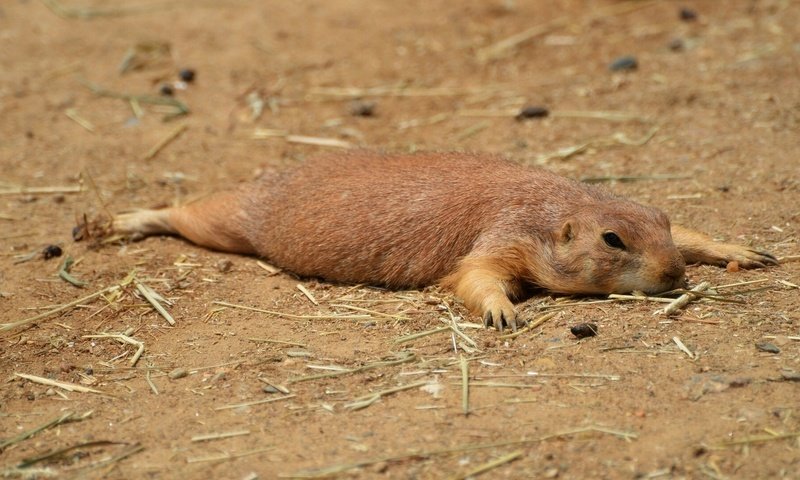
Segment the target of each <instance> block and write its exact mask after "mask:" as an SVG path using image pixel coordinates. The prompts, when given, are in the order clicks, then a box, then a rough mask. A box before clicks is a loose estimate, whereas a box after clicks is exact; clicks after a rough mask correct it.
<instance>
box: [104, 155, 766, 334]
mask: <svg viewBox="0 0 800 480" xmlns="http://www.w3.org/2000/svg"><path fill="white" fill-rule="evenodd" d="M113 230H114V231H115V232H118V233H135V234H140V235H154V234H164V233H169V234H177V235H180V236H183V237H185V238H187V239H189V240H191V241H192V242H194V243H196V244H198V245H202V246H205V247H209V248H212V249H216V250H222V251H228V252H238V253H246V254H256V255H259V256H262V257H265V258H266V259H268V260H269V261H271V262H274V263H275V264H277V265H279V266H281V267H283V268H286V269H289V270H291V271H293V272H295V273H297V274H299V275H302V276H314V277H322V278H324V279H327V280H331V281H337V282H348V283H369V284H374V285H384V286H387V287H390V288H406V287H421V286H425V285H430V284H434V283H437V282H439V283H441V284H442V285H443V286H444V287H446V288H448V289H451V290H452V291H453V292H454V293H455V294H456V295H457V296H458V297H460V298H461V299H463V301H464V303H465V304H466V305H467V307H468V308H469V309H470V310H471V311H473V312H476V313H478V314H480V315H482V316H483V319H484V323H485V324H486V325H487V326H488V325H492V324H493V325H495V326H496V327H497V328H498V329H500V330H502V329H503V326H504V325H509V326H511V328H513V329H515V330H516V327H517V323H516V312H515V309H514V305H513V304H512V303H511V299H514V298H517V297H519V296H520V295H521V294H522V292H523V289H524V287H526V286H534V287H540V288H544V289H547V290H550V291H552V292H557V293H585V294H608V293H627V292H631V291H634V290H640V291H643V292H648V293H657V292H662V291H666V290H670V289H674V288H677V287H681V286H683V285H684V284H685V277H684V269H685V265H686V264H687V263H708V264H714V265H720V266H724V265H726V264H727V263H728V262H730V261H737V262H738V263H739V266H740V267H742V268H758V267H764V266H765V265H768V264H777V263H778V262H777V260H776V259H775V257H773V256H772V255H770V254H769V253H764V252H758V251H755V250H751V249H749V248H747V247H742V246H738V245H730V244H724V243H716V242H714V241H712V240H711V239H710V238H709V237H707V236H706V235H704V234H701V233H698V232H694V231H692V230H688V229H685V228H682V227H679V226H675V225H673V226H672V227H670V222H669V219H668V218H667V216H666V215H665V214H664V213H663V212H661V211H660V210H658V209H655V208H652V207H646V206H643V205H640V204H638V203H635V202H632V201H630V200H626V199H623V198H619V197H616V196H614V195H612V194H611V193H609V192H607V191H605V190H603V189H601V188H598V187H595V186H591V185H586V184H583V183H580V182H577V181H574V180H570V179H567V178H563V177H560V176H557V175H555V174H552V173H549V172H547V171H544V170H540V169H533V168H526V167H522V166H520V165H516V164H513V163H511V162H508V161H506V160H503V159H502V158H499V157H496V156H491V155H480V154H466V153H426V154H415V155H382V154H377V153H367V152H360V153H348V154H341V155H325V156H322V157H318V158H316V159H312V160H309V161H308V162H306V163H305V164H303V165H302V166H300V167H298V168H294V169H289V170H286V171H283V172H278V173H274V174H269V175H265V176H264V178H262V179H260V180H257V181H255V182H252V183H249V184H246V185H243V186H241V187H238V188H236V189H234V190H231V191H227V192H222V193H218V194H215V195H212V196H210V197H208V198H205V199H203V200H200V201H198V202H195V203H191V204H188V205H185V206H182V207H177V208H167V209H162V210H140V211H136V212H133V213H128V214H123V215H120V216H118V217H116V218H115V219H114V221H113Z"/></svg>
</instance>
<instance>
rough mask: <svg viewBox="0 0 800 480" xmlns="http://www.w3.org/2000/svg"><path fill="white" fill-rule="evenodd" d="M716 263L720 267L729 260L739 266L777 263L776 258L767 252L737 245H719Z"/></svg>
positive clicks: (761, 266)
mask: <svg viewBox="0 0 800 480" xmlns="http://www.w3.org/2000/svg"><path fill="white" fill-rule="evenodd" d="M718 254H719V258H718V262H719V263H718V264H719V265H720V266H722V267H724V266H726V265H727V264H728V263H730V262H737V263H738V264H739V267H740V268H747V269H750V268H764V267H766V266H768V265H778V259H777V258H775V256H774V255H772V254H771V253H767V252H759V251H757V250H752V249H750V248H747V247H742V246H739V245H730V244H727V245H726V244H723V245H720V251H719V252H718Z"/></svg>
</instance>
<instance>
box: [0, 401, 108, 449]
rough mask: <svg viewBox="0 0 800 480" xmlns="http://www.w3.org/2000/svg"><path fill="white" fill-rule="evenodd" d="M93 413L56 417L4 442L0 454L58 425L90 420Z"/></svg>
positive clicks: (0, 446)
mask: <svg viewBox="0 0 800 480" xmlns="http://www.w3.org/2000/svg"><path fill="white" fill-rule="evenodd" d="M92 413H93V412H92V411H91V410H90V411H88V412H86V413H83V414H81V415H78V414H77V413H74V412H66V413H64V414H63V415H61V416H60V417H56V418H54V419H52V420H50V421H49V422H47V423H44V424H42V425H39V426H38V427H35V428H32V429H30V430H27V431H25V432H22V433H20V434H18V435H15V436H13V437H11V438H8V439H6V440H3V441H2V442H0V452H2V451H3V450H5V448H6V447H8V446H9V445H14V444H16V443H19V442H22V441H24V440H27V439H29V438H31V437H33V436H34V435H36V434H37V433H39V432H41V431H44V430H47V429H48V428H52V427H55V426H57V425H61V424H62V423H68V422H79V421H81V420H84V419H86V418H89V417H90V416H91V415H92Z"/></svg>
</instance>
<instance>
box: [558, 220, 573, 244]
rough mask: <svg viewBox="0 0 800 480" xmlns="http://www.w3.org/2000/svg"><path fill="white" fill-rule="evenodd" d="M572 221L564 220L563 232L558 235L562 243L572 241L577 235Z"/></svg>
mask: <svg viewBox="0 0 800 480" xmlns="http://www.w3.org/2000/svg"><path fill="white" fill-rule="evenodd" d="M572 230H573V228H572V223H571V222H570V221H566V222H564V225H563V226H562V227H561V233H559V235H558V239H559V240H560V241H561V242H562V243H567V242H570V241H572V238H573V237H574V236H575V234H574V233H573V231H572Z"/></svg>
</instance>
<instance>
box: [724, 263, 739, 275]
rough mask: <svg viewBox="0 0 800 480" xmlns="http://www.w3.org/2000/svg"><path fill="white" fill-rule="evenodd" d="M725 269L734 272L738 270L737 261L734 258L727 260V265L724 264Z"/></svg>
mask: <svg viewBox="0 0 800 480" xmlns="http://www.w3.org/2000/svg"><path fill="white" fill-rule="evenodd" d="M725 270H727V271H728V273H736V272H738V271H739V262H737V261H736V260H734V261H732V262H728V265H726V266H725Z"/></svg>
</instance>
